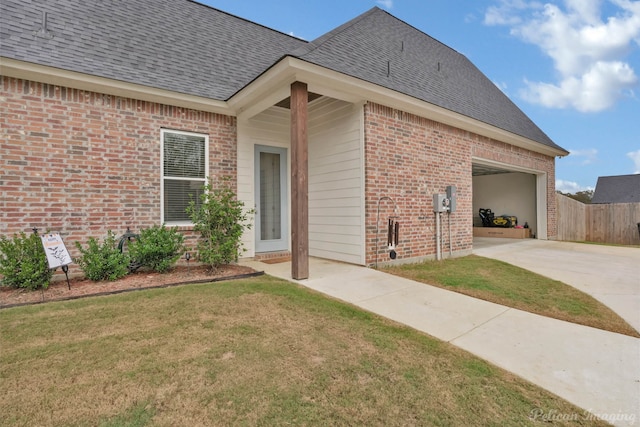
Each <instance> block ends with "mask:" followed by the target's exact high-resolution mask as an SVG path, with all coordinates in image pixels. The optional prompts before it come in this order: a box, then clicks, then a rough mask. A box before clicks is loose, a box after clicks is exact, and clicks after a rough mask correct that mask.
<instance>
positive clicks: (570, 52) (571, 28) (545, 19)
mask: <svg viewBox="0 0 640 427" xmlns="http://www.w3.org/2000/svg"><path fill="white" fill-rule="evenodd" d="M606 1H608V3H610V4H611V6H612V7H613V8H615V9H616V10H617V14H616V15H615V16H609V17H607V18H606V19H603V18H602V17H601V8H602V2H603V1H602V0H564V6H565V7H564V9H562V8H561V7H560V6H559V5H557V4H555V3H546V4H544V5H543V4H541V3H539V2H536V1H524V0H500V3H499V4H498V5H497V6H493V7H490V8H488V9H487V11H486V13H485V21H484V22H485V24H487V25H506V26H509V27H510V28H511V34H512V35H514V36H517V37H519V38H521V39H522V40H524V41H525V42H527V43H531V44H534V45H536V46H538V47H540V49H541V50H542V51H543V53H544V54H545V55H547V56H549V57H550V58H551V59H552V60H553V62H554V67H555V69H556V71H557V72H558V81H557V82H553V83H549V82H530V81H525V83H526V86H527V87H526V89H524V90H523V91H522V96H523V97H524V98H525V99H526V100H528V101H530V102H533V103H537V104H541V105H544V106H546V107H551V108H575V109H576V110H579V111H583V112H593V111H601V110H605V109H607V108H610V107H611V106H613V104H614V103H615V102H616V101H617V100H618V99H619V98H620V97H621V96H625V95H631V96H633V89H634V88H635V87H636V86H637V85H638V77H637V76H636V74H635V71H634V70H633V68H632V67H631V66H630V65H629V64H628V63H627V62H625V61H624V59H625V56H626V55H627V54H628V53H629V52H630V51H631V49H632V48H633V47H634V44H640V1H629V0H606ZM556 3H557V0H556Z"/></svg>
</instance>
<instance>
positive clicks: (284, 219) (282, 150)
mask: <svg viewBox="0 0 640 427" xmlns="http://www.w3.org/2000/svg"><path fill="white" fill-rule="evenodd" d="M260 153H270V154H278V155H279V156H280V195H281V197H280V215H281V216H280V227H281V229H280V239H274V240H270V241H263V240H262V239H261V228H260V224H261V221H260V215H262V212H261V210H260V198H259V197H258V193H259V192H260V188H261V185H260V159H259V155H260ZM253 159H254V162H253V164H254V166H253V167H254V171H253V173H254V177H253V179H254V196H253V197H254V200H255V206H256V207H255V209H256V214H255V221H254V227H255V242H254V245H255V252H256V253H264V252H274V251H286V250H288V249H289V238H290V234H289V220H290V217H291V215H290V212H289V184H288V182H289V180H288V179H287V177H288V170H289V167H288V163H289V150H288V149H287V148H286V147H275V146H270V145H261V144H255V145H254V146H253Z"/></svg>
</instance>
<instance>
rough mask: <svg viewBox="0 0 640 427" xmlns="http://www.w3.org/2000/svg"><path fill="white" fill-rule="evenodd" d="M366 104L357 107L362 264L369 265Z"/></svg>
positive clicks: (362, 103)
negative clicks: (358, 121)
mask: <svg viewBox="0 0 640 427" xmlns="http://www.w3.org/2000/svg"><path fill="white" fill-rule="evenodd" d="M364 105H365V103H364V102H361V103H359V104H356V105H355V108H358V109H359V110H360V111H359V112H358V113H359V115H360V183H361V184H360V185H361V186H362V187H361V188H362V195H361V206H362V212H361V213H360V232H361V233H362V234H361V235H362V252H361V253H360V257H361V264H362V265H366V263H367V176H366V173H365V171H366V168H365V165H366V162H365V153H366V151H365V139H364V137H365V132H364Z"/></svg>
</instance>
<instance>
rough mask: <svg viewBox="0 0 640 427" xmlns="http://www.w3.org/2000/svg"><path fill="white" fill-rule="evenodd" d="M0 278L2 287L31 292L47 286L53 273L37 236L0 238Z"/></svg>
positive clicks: (21, 235)
mask: <svg viewBox="0 0 640 427" xmlns="http://www.w3.org/2000/svg"><path fill="white" fill-rule="evenodd" d="M0 276H2V280H1V282H0V284H1V285H2V286H9V287H12V288H25V289H31V290H35V289H38V288H44V289H46V288H47V287H48V286H49V283H50V282H51V277H52V276H53V271H52V270H50V269H49V264H48V263H47V256H46V255H45V253H44V249H43V247H42V240H40V237H39V236H38V235H37V234H35V233H33V234H30V235H29V236H27V235H26V234H25V233H22V232H21V233H20V234H18V235H14V236H13V238H12V239H8V238H7V237H5V236H0Z"/></svg>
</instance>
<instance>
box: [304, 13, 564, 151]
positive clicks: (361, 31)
mask: <svg viewBox="0 0 640 427" xmlns="http://www.w3.org/2000/svg"><path fill="white" fill-rule="evenodd" d="M294 55H296V56H298V57H299V58H300V59H304V60H305V61H309V62H311V63H314V64H317V65H321V66H323V67H326V68H330V69H332V70H335V71H339V72H341V73H344V74H348V75H350V76H353V77H357V78H360V79H363V80H366V81H368V82H371V83H375V84H377V85H380V86H384V87H387V88H389V89H393V90H395V91H397V92H400V93H403V94H405V95H409V96H412V97H415V98H418V99H420V100H423V101H426V102H429V103H431V104H434V105H437V106H440V107H443V108H446V109H448V110H451V111H454V112H456V113H460V114H462V115H464V116H467V117H471V118H474V119H476V120H479V121H481V122H484V123H487V124H490V125H493V126H495V127H498V128H500V129H503V130H506V131H509V132H512V133H515V134H517V135H520V136H523V137H526V138H529V139H532V140H534V141H536V142H540V143H542V144H544V145H547V146H550V147H553V148H558V149H562V148H561V147H559V146H557V145H556V144H555V143H554V142H553V141H552V140H551V139H550V138H549V137H548V136H547V135H546V134H545V133H544V132H543V131H542V130H540V128H539V127H538V126H536V125H535V123H533V122H532V121H531V119H529V117H527V116H526V114H524V113H523V112H522V111H521V110H520V109H519V108H518V107H517V106H516V105H515V104H514V103H513V102H512V101H511V100H510V99H509V98H508V97H507V96H506V95H505V94H504V93H503V92H502V91H501V90H500V89H499V88H498V87H497V86H496V85H495V84H493V82H491V81H490V80H489V79H488V78H487V77H486V76H485V75H484V74H483V73H482V72H481V71H480V70H478V69H477V68H476V67H475V66H474V65H473V64H472V63H471V62H470V61H469V60H468V59H467V58H466V57H465V56H464V55H462V54H460V53H458V52H456V51H455V50H453V49H451V48H450V47H448V46H446V45H444V44H442V43H440V42H439V41H437V40H435V39H433V38H432V37H430V36H428V35H427V34H425V33H423V32H422V31H419V30H417V29H416V28H414V27H412V26H410V25H408V24H406V23H405V22H403V21H401V20H399V19H397V18H395V17H394V16H392V15H390V14H389V13H387V12H385V11H383V10H381V9H379V8H374V9H371V10H370V11H369V12H366V13H364V14H362V15H360V16H359V17H357V18H355V19H353V20H352V21H350V22H348V23H346V24H344V25H342V26H341V27H338V28H337V29H335V30H333V31H332V32H330V33H328V34H326V35H325V36H323V37H320V38H319V39H317V40H314V41H312V42H311V43H309V44H308V45H306V46H302V47H301V48H299V49H298V50H297V51H296V52H294Z"/></svg>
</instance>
